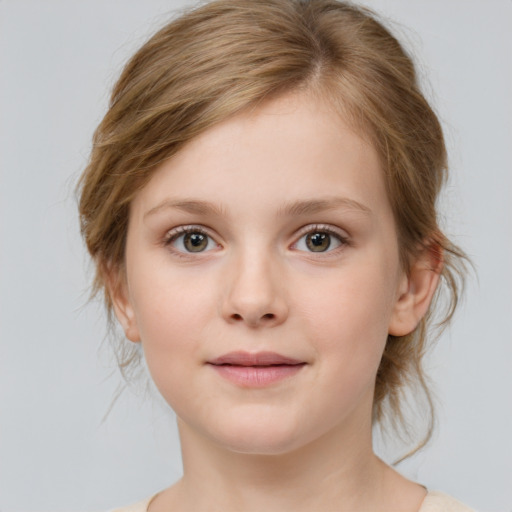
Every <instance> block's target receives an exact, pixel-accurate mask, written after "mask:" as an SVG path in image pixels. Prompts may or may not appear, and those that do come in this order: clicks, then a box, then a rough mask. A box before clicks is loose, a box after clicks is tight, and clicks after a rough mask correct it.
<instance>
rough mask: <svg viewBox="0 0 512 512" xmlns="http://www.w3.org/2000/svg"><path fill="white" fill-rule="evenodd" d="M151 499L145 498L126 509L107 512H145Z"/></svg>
mask: <svg viewBox="0 0 512 512" xmlns="http://www.w3.org/2000/svg"><path fill="white" fill-rule="evenodd" d="M152 499H153V496H151V497H149V498H146V499H145V500H142V501H139V502H137V503H134V504H133V505H130V506H128V507H121V508H115V509H112V510H109V511H108V512H147V509H148V506H149V503H150V502H151V500H152Z"/></svg>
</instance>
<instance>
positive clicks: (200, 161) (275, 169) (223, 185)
mask: <svg viewBox="0 0 512 512" xmlns="http://www.w3.org/2000/svg"><path fill="white" fill-rule="evenodd" d="M383 180H384V178H383V173H382V170H381V166H380V163H379V158H378V155H377V152H376V150H375V148H374V147H373V146H372V144H371V143H370V142H369V141H368V140H367V139H366V138H363V137H362V136H361V135H360V134H359V133H358V132H356V131H355V130H354V129H353V128H352V127H351V126H349V124H348V123H347V122H346V121H345V120H344V119H343V118H342V117H341V116H340V114H339V113H338V112H337V111H336V110H335V109H334V108H333V107H332V105H331V104H329V103H328V102H326V101H323V100H321V99H318V98H316V97H314V96H313V95H311V94H306V93H300V94H299V93H296V94H289V95H285V96H282V97H279V98H277V99H273V100H271V101H267V102H265V103H263V104H261V105H258V106H256V107H253V108H251V109H247V110H246V111H244V112H242V113H240V114H237V115H235V116H233V117H231V118H229V119H227V120H225V121H223V122H221V123H219V124H217V125H215V126H213V127H212V128H210V129H208V130H207V131H205V132H204V133H202V134H201V135H199V136H198V137H196V138H195V139H193V140H191V141H190V142H189V143H188V144H187V145H186V146H185V147H184V148H183V149H182V150H181V151H180V152H178V153H177V154H176V155H174V156H173V157H171V158H170V159H169V160H168V161H166V162H165V163H164V164H162V165H161V166H160V167H159V168H158V169H157V170H156V171H155V173H154V175H153V176H152V178H151V180H150V181H149V183H148V184H147V185H146V186H145V188H144V189H143V190H142V191H141V192H139V193H138V195H137V196H136V197H135V200H134V204H133V207H134V208H135V209H137V210H140V209H142V210H145V211H147V210H148V209H151V208H154V207H155V205H156V204H158V203H159V202H161V201H165V200H166V198H167V197H168V196H169V194H170V195H173V196H176V195H178V196H181V197H187V198H195V197H198V196H201V198H203V197H207V198H208V199H209V200H211V201H214V202H218V203H220V204H222V205H223V206H227V204H224V203H228V204H235V203H240V201H239V200H238V199H239V198H240V196H246V198H247V197H252V196H255V195H258V196H259V200H260V202H262V203H267V204H268V206H269V207H270V206H272V207H274V206H275V205H277V203H279V201H280V200H281V202H282V201H283V200H285V199H289V200H294V199H297V200H306V199H308V196H318V197H320V196H324V197H325V196H332V195H334V194H335V195H339V194H342V195H344V196H347V197H348V198H349V199H351V200H353V201H358V202H360V203H362V204H372V205H375V206H376V207H378V208H381V207H385V206H386V204H385V203H387V198H386V194H385V186H384V181H383ZM241 203H242V205H243V201H242V202H241Z"/></svg>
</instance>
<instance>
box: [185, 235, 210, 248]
mask: <svg viewBox="0 0 512 512" xmlns="http://www.w3.org/2000/svg"><path fill="white" fill-rule="evenodd" d="M183 246H184V247H185V249H186V250H187V251H189V252H201V251H204V250H205V249H206V247H208V236H207V235H204V234H203V233H187V234H186V235H185V236H184V238H183Z"/></svg>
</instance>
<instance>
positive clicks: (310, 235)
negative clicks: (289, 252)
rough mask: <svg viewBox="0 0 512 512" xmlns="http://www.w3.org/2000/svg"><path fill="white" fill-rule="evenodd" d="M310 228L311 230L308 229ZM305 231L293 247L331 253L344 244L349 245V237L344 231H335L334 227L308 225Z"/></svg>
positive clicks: (300, 249)
mask: <svg viewBox="0 0 512 512" xmlns="http://www.w3.org/2000/svg"><path fill="white" fill-rule="evenodd" d="M308 228H309V230H307V229H308ZM302 233H304V234H303V235H302V236H301V237H300V238H299V239H298V240H297V242H295V244H293V249H295V250H298V251H304V252H309V253H313V252H316V253H323V252H325V253H330V252H333V251H334V250H335V249H338V248H340V247H342V246H344V245H347V244H348V242H347V238H346V237H345V236H343V234H342V233H338V231H337V230H336V231H334V229H333V228H330V227H329V226H326V227H325V228H324V227H323V226H308V227H307V228H305V229H304V230H302Z"/></svg>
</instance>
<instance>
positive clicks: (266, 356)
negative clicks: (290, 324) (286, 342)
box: [208, 351, 305, 366]
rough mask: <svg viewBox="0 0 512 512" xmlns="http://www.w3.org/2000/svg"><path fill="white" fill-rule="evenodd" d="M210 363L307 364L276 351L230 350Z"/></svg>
mask: <svg viewBox="0 0 512 512" xmlns="http://www.w3.org/2000/svg"><path fill="white" fill-rule="evenodd" d="M208 363H210V364H213V365H222V364H226V365H227V364H230V365H236V366H271V365H279V364H282V365H284V364H287V365H297V364H305V362H304V361H299V360H298V359H294V358H292V357H286V356H283V355H281V354H277V353H275V352H256V353H250V352H243V351H239V352H229V353H228V354H224V355H222V356H220V357H217V358H215V359H211V360H209V361H208Z"/></svg>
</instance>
